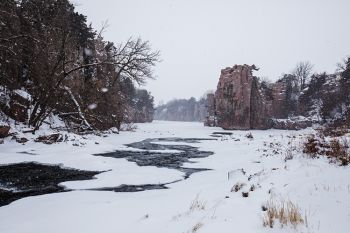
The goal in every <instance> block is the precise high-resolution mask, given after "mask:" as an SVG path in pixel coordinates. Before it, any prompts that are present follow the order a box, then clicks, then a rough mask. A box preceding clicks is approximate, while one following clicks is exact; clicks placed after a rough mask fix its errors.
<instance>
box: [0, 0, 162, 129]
mask: <svg viewBox="0 0 350 233" xmlns="http://www.w3.org/2000/svg"><path fill="white" fill-rule="evenodd" d="M0 25H1V26H0V93H1V96H0V110H1V111H2V112H3V113H2V115H4V114H5V115H7V116H10V117H11V118H13V119H16V120H18V121H23V122H25V123H27V124H28V125H29V126H31V127H32V128H34V129H38V128H39V127H40V126H41V125H42V124H43V122H44V121H45V119H47V117H48V116H50V115H53V114H54V115H58V116H59V117H60V118H61V119H63V120H64V121H65V122H66V124H67V125H68V126H70V127H71V128H74V129H79V130H86V129H108V128H110V127H117V128H119V127H120V124H121V123H122V122H134V121H142V122H144V121H151V120H152V114H153V97H151V96H150V93H148V92H147V91H145V90H137V89H136V87H135V85H137V84H138V85H141V84H144V83H145V81H146V79H149V78H153V75H152V67H153V66H154V65H155V63H156V62H157V61H158V60H159V52H157V51H152V50H151V48H150V46H149V43H148V42H147V41H146V42H145V41H142V40H141V39H135V40H134V39H129V40H128V41H127V42H126V43H124V44H114V43H112V42H108V41H105V40H104V39H103V38H102V35H101V33H97V32H96V31H95V30H94V29H93V28H92V27H91V25H90V26H89V25H87V22H86V17H85V16H84V15H82V14H79V13H77V12H76V11H75V9H74V6H73V5H72V4H71V3H70V2H69V1H68V0H21V1H20V0H2V1H0ZM1 111H0V112H1Z"/></svg>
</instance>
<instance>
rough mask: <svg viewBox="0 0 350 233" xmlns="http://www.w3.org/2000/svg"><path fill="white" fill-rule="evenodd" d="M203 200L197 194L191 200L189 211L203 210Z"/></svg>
mask: <svg viewBox="0 0 350 233" xmlns="http://www.w3.org/2000/svg"><path fill="white" fill-rule="evenodd" d="M205 204H206V203H205V202H203V201H200V200H199V195H197V196H196V198H195V199H194V200H193V201H192V202H191V205H190V212H194V211H196V210H205Z"/></svg>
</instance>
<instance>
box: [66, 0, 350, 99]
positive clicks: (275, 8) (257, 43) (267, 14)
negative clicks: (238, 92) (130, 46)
mask: <svg viewBox="0 0 350 233" xmlns="http://www.w3.org/2000/svg"><path fill="white" fill-rule="evenodd" d="M73 2H74V3H77V4H78V5H77V10H78V11H79V12H80V13H83V14H85V15H87V17H88V22H92V24H93V27H94V28H95V29H100V28H101V25H102V22H103V21H105V20H108V23H109V28H108V29H107V31H106V32H105V33H104V38H105V39H106V40H109V41H113V42H123V41H124V42H125V41H126V40H127V39H128V38H129V37H130V36H133V37H138V36H140V37H141V38H142V39H143V40H148V41H150V43H151V44H152V47H153V49H154V50H160V51H161V58H162V62H161V63H159V64H158V65H157V67H155V74H156V77H157V79H156V80H154V81H149V82H148V84H147V85H146V88H147V89H148V90H150V91H151V92H152V94H153V95H154V96H155V101H156V102H155V103H156V104H157V103H158V102H159V101H160V100H163V101H168V100H171V99H173V98H189V97H191V96H194V97H196V98H198V97H200V96H202V95H203V93H204V92H206V91H207V90H214V89H216V85H217V82H218V79H219V76H220V70H221V69H222V68H224V67H228V66H233V65H234V64H244V63H245V64H256V65H257V66H258V67H260V70H259V71H258V72H255V75H257V76H265V77H268V78H269V79H270V80H276V79H277V78H278V77H279V76H280V75H281V73H287V72H290V71H291V70H292V69H293V67H294V66H295V64H296V63H297V62H298V61H305V60H309V61H311V62H312V63H313V64H314V65H315V67H314V69H315V70H316V71H320V72H321V71H327V72H333V71H334V70H335V68H336V63H337V62H339V61H341V59H342V58H345V57H346V56H348V55H350V12H349V10H350V0H124V1H121V0H98V1H97V0H73Z"/></svg>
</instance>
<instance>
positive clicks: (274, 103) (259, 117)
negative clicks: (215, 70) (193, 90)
mask: <svg viewBox="0 0 350 233" xmlns="http://www.w3.org/2000/svg"><path fill="white" fill-rule="evenodd" d="M255 69H256V67H255V66H254V65H253V66H249V65H235V66H233V67H232V68H230V67H228V68H225V69H223V70H221V75H220V79H219V83H218V85H217V90H216V92H215V95H212V94H209V95H208V97H207V98H208V105H207V112H208V114H207V118H206V121H205V125H207V126H219V127H222V128H223V129H242V130H247V129H268V128H281V129H298V128H305V127H306V126H308V125H309V124H307V123H306V122H305V121H303V122H302V124H301V125H300V126H299V124H298V122H296V121H293V123H291V122H289V121H288V122H285V121H282V122H281V121H278V120H276V119H280V118H287V117H288V112H287V111H286V108H285V106H286V99H287V98H286V97H287V96H286V89H287V85H286V83H285V82H282V81H281V82H276V83H273V84H269V85H267V84H264V85H263V84H262V83H261V82H260V81H259V79H258V78H257V77H255V76H253V70H255Z"/></svg>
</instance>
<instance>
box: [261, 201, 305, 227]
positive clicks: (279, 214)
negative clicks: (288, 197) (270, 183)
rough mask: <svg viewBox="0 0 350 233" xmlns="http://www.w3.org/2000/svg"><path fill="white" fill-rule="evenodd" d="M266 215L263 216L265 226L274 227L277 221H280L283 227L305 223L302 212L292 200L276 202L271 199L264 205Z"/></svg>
mask: <svg viewBox="0 0 350 233" xmlns="http://www.w3.org/2000/svg"><path fill="white" fill-rule="evenodd" d="M263 210H265V211H266V212H265V216H264V218H263V226H264V227H270V228H273V227H274V226H275V224H276V221H278V222H279V223H280V226H281V227H284V226H287V225H292V226H293V227H297V226H298V225H300V224H304V219H303V217H302V215H301V213H300V209H299V207H298V206H297V205H296V204H294V203H292V202H291V201H280V202H276V201H274V200H270V201H269V202H267V204H266V205H264V206H263Z"/></svg>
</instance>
